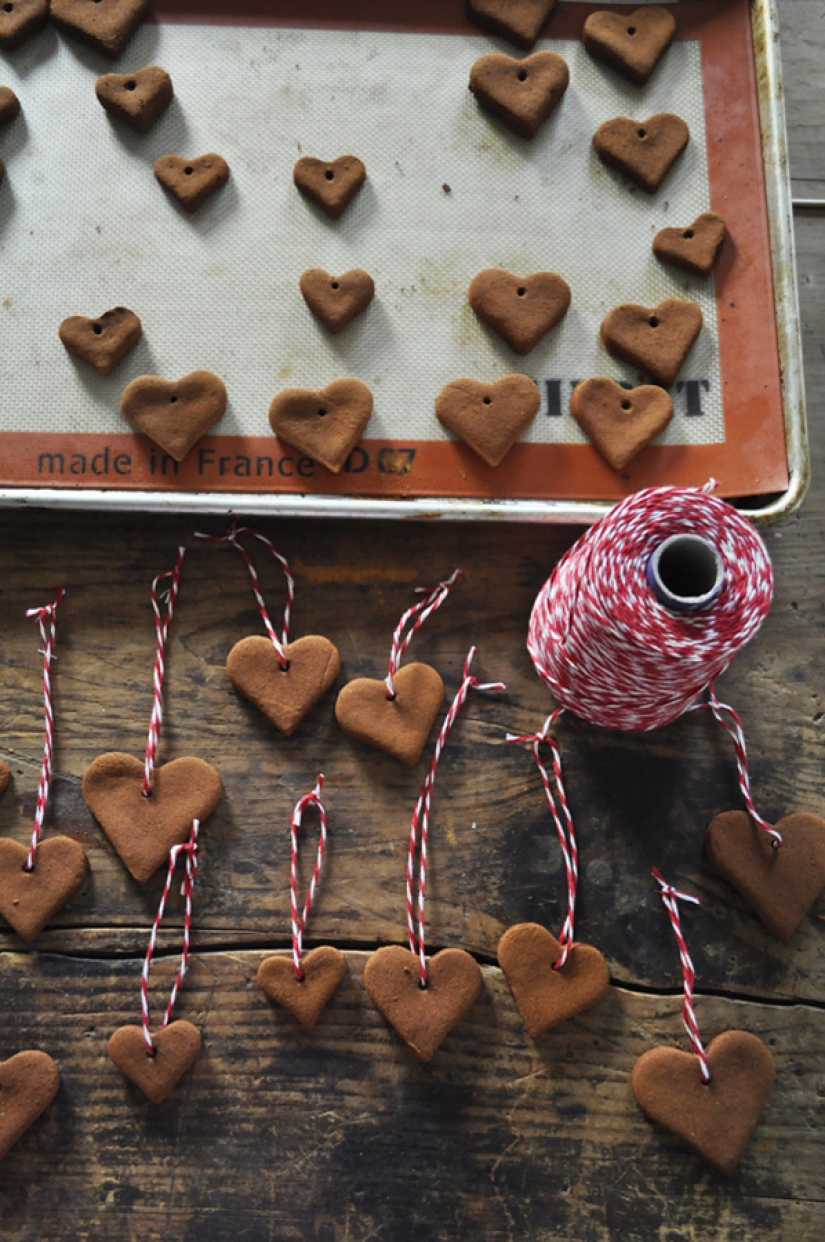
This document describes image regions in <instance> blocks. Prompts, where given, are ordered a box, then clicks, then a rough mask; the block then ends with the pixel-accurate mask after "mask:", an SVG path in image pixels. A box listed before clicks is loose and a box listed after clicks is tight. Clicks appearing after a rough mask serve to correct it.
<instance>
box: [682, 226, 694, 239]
mask: <svg viewBox="0 0 825 1242" xmlns="http://www.w3.org/2000/svg"><path fill="white" fill-rule="evenodd" d="M682 236H683V237H684V239H685V241H690V240H691V238H692V237H693V229H685V231H684V233H683V234H682Z"/></svg>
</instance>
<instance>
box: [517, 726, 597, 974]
mask: <svg viewBox="0 0 825 1242" xmlns="http://www.w3.org/2000/svg"><path fill="white" fill-rule="evenodd" d="M564 710H565V709H564V708H563V707H557V708H556V710H555V711H554V712H551V713H550V715H549V716H548V717H547V719H546V720H545V722H544V725H543V726H542V728H541V730H540V731H539V732H538V733H526V734H523V735H521V736H516V735H514V734H512V733H508V734H507V741H508V742H530V743H531V745H532V750H533V758H534V759H535V761H536V767H537V768H538V770H539V772H540V774H541V781H542V784H543V786H544V794H545V797H546V799H547V805H548V807H549V808H550V814H551V815H552V816H553V823H554V824H555V825H556V833H557V835H558V838H559V845H560V846H561V852H562V857H563V859H564V869H565V872H566V874H567V917H566V918H565V920H564V925H563V927H562V929H561V933H560V934H559V944H560V945H561V956H560V957H559V960H558V961H557V962H554V964H553V969H554V970H560V969H561V967H562V966H563V965H564V964H565V962H566V961H567V958H568V956H569V954H570V949H571V947H572V944H573V930H574V929H573V925H574V919H575V912H576V892H577V890H578V884H579V848H578V845H577V844H576V832H575V828H574V827H573V816H572V815H571V814H570V806H569V804H568V801H567V794H566V793H565V789H564V780H563V778H562V768H561V751H560V749H559V744H558V742H557V741H556V739H555V738H554V737H551V736H550V729H551V728H552V727H553V725H554V724H555V723H556V721H557V720H558V718H559V716H561V715H562V714H563V713H564ZM542 742H546V743H547V745H548V746H549V747H550V751H551V754H552V756H553V780H554V783H555V786H556V796H555V797H554V795H553V788H552V786H551V783H550V777H549V776H548V774H547V769H546V768H545V766H544V764H543V763H542V761H541V754H540V753H539V747H540V746H541V743H542ZM556 797H557V798H558V807H557V806H556ZM559 807H560V808H561V813H560V812H559Z"/></svg>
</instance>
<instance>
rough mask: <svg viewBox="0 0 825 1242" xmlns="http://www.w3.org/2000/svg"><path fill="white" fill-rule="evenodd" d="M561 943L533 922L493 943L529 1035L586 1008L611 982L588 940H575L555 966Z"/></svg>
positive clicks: (606, 970)
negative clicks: (557, 965)
mask: <svg viewBox="0 0 825 1242" xmlns="http://www.w3.org/2000/svg"><path fill="white" fill-rule="evenodd" d="M561 955H562V946H561V944H560V943H559V941H558V940H557V939H556V937H555V936H553V935H551V934H550V932H549V931H547V929H546V928H545V927H541V926H540V925H539V924H538V923H517V924H516V925H515V926H514V927H511V928H509V929H508V930H507V931H506V932H505V933H504V935H503V936H502V937H501V939H500V940H499V942H498V962H499V966H500V967H501V969H502V970H503V971H504V977H505V979H506V980H507V983H508V984H509V986H510V991H511V992H512V993H513V996H514V997H515V1001H516V1004H517V1005H518V1007H519V1011H520V1013H521V1016H522V1018H523V1019H524V1025H525V1026H526V1027H527V1030H528V1032H529V1034H530V1035H531V1036H532V1038H533V1039H536V1038H537V1037H538V1036H539V1035H543V1034H544V1032H545V1031H549V1029H550V1028H551V1027H552V1026H556V1025H557V1023H559V1022H564V1021H565V1020H566V1019H567V1018H572V1017H573V1016H574V1015H575V1014H577V1013H581V1012H582V1011H583V1010H585V1009H589V1008H590V1006H591V1005H595V1004H596V1002H597V1001H599V1000H601V998H602V997H603V996H604V994H605V992H606V991H607V988H608V985H609V983H610V972H609V970H608V968H607V962H606V961H605V960H604V958H603V957H602V955H601V953H600V952H599V950H598V949H596V948H594V947H593V945H589V944H574V945H572V946H571V949H570V952H569V953H568V955H567V961H566V962H565V963H564V965H563V966H560V967H559V968H558V969H556V962H558V960H559V959H560V957H561Z"/></svg>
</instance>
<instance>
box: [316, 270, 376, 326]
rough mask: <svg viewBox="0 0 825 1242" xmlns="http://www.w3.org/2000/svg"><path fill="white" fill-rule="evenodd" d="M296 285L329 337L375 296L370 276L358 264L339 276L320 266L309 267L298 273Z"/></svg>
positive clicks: (349, 321) (358, 313)
mask: <svg viewBox="0 0 825 1242" xmlns="http://www.w3.org/2000/svg"><path fill="white" fill-rule="evenodd" d="M299 285H300V288H301V293H302V294H303V298H304V301H305V302H306V304H307V306H308V307H309V309H310V310H311V311H312V313H313V315H314V316H315V318H316V319H320V320H321V323H322V324H323V325H324V327H325V328H327V329H328V330H329V331H330V332H331V333H332V334H333V336H334V335H335V334H336V333H337V332H340V331H341V330H342V328H345V327H346V326H347V324H348V323H351V321H352V320H353V319H354V318H355V317H356V315H360V314H361V311H362V310H365V309H366V307H367V306H369V304H370V302H371V301H372V299H373V297H374V295H375V282H374V281H373V279H372V276H370V274H369V272H365V271H363V270H362V269H361V268H360V267H354V268H353V269H352V270H351V271H349V272H344V274H343V276H330V274H329V272H325V271H324V269H323V268H322V267H311V268H309V269H308V270H307V271H306V272H303V273H302V274H301V279H300V281H299Z"/></svg>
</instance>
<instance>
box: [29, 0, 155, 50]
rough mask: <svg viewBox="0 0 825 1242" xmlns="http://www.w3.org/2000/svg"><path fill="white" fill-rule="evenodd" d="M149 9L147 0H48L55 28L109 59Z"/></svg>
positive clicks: (130, 35) (128, 37) (119, 48)
mask: <svg viewBox="0 0 825 1242" xmlns="http://www.w3.org/2000/svg"><path fill="white" fill-rule="evenodd" d="M148 10H149V0H94V3H90V2H89V0H51V18H52V21H53V22H54V24H55V26H57V28H58V30H62V31H63V32H64V33H65V34H68V35H73V36H74V37H75V38H76V39H80V40H81V42H83V43H86V44H88V46H89V47H93V48H94V49H95V51H97V52H103V53H104V55H106V56H111V57H112V58H114V57H116V56H119V55H120V53H121V52H122V51H123V49H124V48H125V47H126V44H127V43H128V42H129V40H130V39H131V37H132V35H133V34H134V33H135V31H136V30H137V28H138V26H139V25H140V23H141V22H142V21H143V19H144V17H145V16H146V14H147V12H148Z"/></svg>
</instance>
